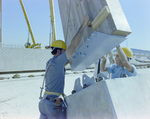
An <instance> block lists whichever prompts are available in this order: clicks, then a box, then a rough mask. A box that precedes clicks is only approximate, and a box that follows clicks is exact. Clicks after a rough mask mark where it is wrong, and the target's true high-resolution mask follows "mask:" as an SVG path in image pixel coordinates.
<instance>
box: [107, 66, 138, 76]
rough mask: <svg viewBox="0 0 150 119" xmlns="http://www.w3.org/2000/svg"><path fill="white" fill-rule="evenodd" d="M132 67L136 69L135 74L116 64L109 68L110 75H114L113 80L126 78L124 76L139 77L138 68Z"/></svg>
mask: <svg viewBox="0 0 150 119" xmlns="http://www.w3.org/2000/svg"><path fill="white" fill-rule="evenodd" d="M132 67H133V68H134V71H133V73H132V72H129V71H128V70H127V69H126V68H125V67H122V68H121V67H120V66H119V65H117V64H114V65H112V66H108V67H107V68H108V73H112V75H111V78H112V79H114V78H122V77H124V75H127V76H128V77H130V76H136V75H137V70H136V67H135V66H134V65H132Z"/></svg>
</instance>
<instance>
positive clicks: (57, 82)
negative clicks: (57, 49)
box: [45, 52, 68, 94]
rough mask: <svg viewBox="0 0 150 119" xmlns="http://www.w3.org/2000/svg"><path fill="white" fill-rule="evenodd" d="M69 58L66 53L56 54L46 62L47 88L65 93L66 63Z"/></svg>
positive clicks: (50, 90) (47, 89)
mask: <svg viewBox="0 0 150 119" xmlns="http://www.w3.org/2000/svg"><path fill="white" fill-rule="evenodd" d="M67 61H68V59H67V57H66V53H65V52H63V53H62V54H61V55H60V56H54V57H53V58H51V59H50V60H49V61H48V62H47V63H46V69H47V71H46V74H45V80H46V81H45V90H46V91H49V92H57V93H61V94H63V92H64V84H65V82H64V80H65V63H67Z"/></svg>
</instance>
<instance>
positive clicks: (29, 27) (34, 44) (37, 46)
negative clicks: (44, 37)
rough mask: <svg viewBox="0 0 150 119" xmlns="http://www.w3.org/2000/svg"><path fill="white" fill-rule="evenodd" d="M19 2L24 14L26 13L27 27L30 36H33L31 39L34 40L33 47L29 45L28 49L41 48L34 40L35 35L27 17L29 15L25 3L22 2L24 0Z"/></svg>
mask: <svg viewBox="0 0 150 119" xmlns="http://www.w3.org/2000/svg"><path fill="white" fill-rule="evenodd" d="M19 1H20V4H21V7H22V10H23V13H24V16H25V19H26V22H27V25H28V30H29V32H30V35H31V38H32V42H33V44H32V45H28V46H27V47H26V48H41V44H40V43H37V44H36V42H35V39H34V36H33V33H32V29H31V26H30V23H29V20H28V17H27V14H26V11H25V8H24V5H23V2H22V0H19ZM27 43H28V44H29V40H28V42H27ZM35 46H36V47H35Z"/></svg>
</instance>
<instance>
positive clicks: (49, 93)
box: [44, 91, 62, 96]
mask: <svg viewBox="0 0 150 119" xmlns="http://www.w3.org/2000/svg"><path fill="white" fill-rule="evenodd" d="M44 94H46V95H57V96H60V95H62V94H61V93H56V92H49V91H45V93H44Z"/></svg>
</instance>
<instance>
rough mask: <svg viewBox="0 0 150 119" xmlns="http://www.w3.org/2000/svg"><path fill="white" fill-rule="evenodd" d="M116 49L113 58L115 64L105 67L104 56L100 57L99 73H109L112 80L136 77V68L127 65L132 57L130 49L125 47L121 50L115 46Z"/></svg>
mask: <svg viewBox="0 0 150 119" xmlns="http://www.w3.org/2000/svg"><path fill="white" fill-rule="evenodd" d="M116 49H117V51H118V53H117V54H116V57H115V60H116V64H113V65H112V66H108V67H106V57H105V56H104V57H102V63H101V71H108V73H111V74H112V75H111V78H112V79H114V78H122V77H127V76H128V77H130V76H136V75H137V70H136V67H135V66H134V65H132V64H130V63H129V60H131V58H132V56H133V53H132V51H131V49H129V48H127V47H123V48H121V47H120V46H117V47H116Z"/></svg>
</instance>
